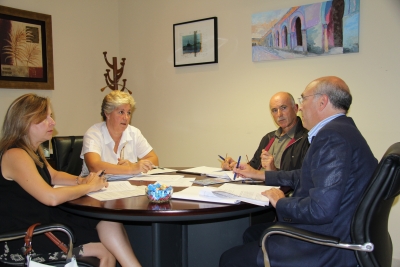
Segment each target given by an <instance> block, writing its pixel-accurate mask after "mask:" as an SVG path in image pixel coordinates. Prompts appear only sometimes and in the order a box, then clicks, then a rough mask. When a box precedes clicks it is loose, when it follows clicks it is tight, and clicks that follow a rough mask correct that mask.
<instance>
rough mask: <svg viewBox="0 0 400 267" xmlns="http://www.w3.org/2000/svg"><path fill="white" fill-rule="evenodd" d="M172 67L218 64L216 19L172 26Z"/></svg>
mask: <svg viewBox="0 0 400 267" xmlns="http://www.w3.org/2000/svg"><path fill="white" fill-rule="evenodd" d="M173 38H174V67H182V66H190V65H199V64H211V63H218V27H217V17H211V18H206V19H199V20H193V21H187V22H182V23H177V24H174V36H173Z"/></svg>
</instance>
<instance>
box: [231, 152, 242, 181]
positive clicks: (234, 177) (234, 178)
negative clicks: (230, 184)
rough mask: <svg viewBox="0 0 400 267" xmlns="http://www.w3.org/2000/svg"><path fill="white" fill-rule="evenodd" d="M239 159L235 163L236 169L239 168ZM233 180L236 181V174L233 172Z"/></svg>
mask: <svg viewBox="0 0 400 267" xmlns="http://www.w3.org/2000/svg"><path fill="white" fill-rule="evenodd" d="M241 158H242V156H239V159H238V162H237V164H236V169H237V168H239V164H240V159H241ZM233 180H234V181H235V180H236V172H235V175H234V176H233Z"/></svg>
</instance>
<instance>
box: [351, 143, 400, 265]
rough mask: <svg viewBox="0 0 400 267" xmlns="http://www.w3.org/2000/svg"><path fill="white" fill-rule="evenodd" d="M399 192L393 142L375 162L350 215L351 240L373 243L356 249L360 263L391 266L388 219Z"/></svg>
mask: <svg viewBox="0 0 400 267" xmlns="http://www.w3.org/2000/svg"><path fill="white" fill-rule="evenodd" d="M399 193H400V143H395V144H393V145H392V146H391V147H389V148H388V150H387V151H386V153H385V155H384V156H383V157H382V160H381V161H380V162H379V164H378V167H377V168H376V170H375V172H374V173H373V175H372V177H371V180H370V182H369V184H368V186H367V188H366V190H365V192H364V194H363V196H362V198H361V201H360V203H359V205H358V207H357V210H356V212H355V215H354V217H353V221H352V225H351V236H352V239H353V242H354V243H356V244H363V243H366V242H372V243H373V244H374V251H372V252H362V251H356V257H357V260H358V262H359V264H360V265H361V266H362V267H372V266H373V267H378V266H380V267H382V266H391V264H392V253H393V247H392V241H391V238H390V235H389V232H388V220H389V213H390V209H391V207H392V204H393V201H394V199H395V197H396V196H397V195H399Z"/></svg>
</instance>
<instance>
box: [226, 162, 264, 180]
mask: <svg viewBox="0 0 400 267" xmlns="http://www.w3.org/2000/svg"><path fill="white" fill-rule="evenodd" d="M233 172H235V173H236V174H237V175H238V176H239V177H242V178H252V179H255V180H261V181H264V180H265V174H264V171H258V170H255V169H253V168H252V167H251V166H250V165H249V164H247V163H240V165H239V168H236V166H234V168H233Z"/></svg>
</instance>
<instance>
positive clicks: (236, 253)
mask: <svg viewBox="0 0 400 267" xmlns="http://www.w3.org/2000/svg"><path fill="white" fill-rule="evenodd" d="M272 224H274V223H273V222H269V223H262V224H256V225H253V226H250V227H249V228H247V229H246V231H245V232H244V234H243V245H241V246H236V247H233V248H231V249H229V250H227V251H225V252H224V253H223V254H222V256H221V258H220V261H219V267H264V257H263V253H262V250H261V246H260V238H261V234H262V233H263V232H264V230H265V229H266V228H267V227H269V226H270V225H272Z"/></svg>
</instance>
